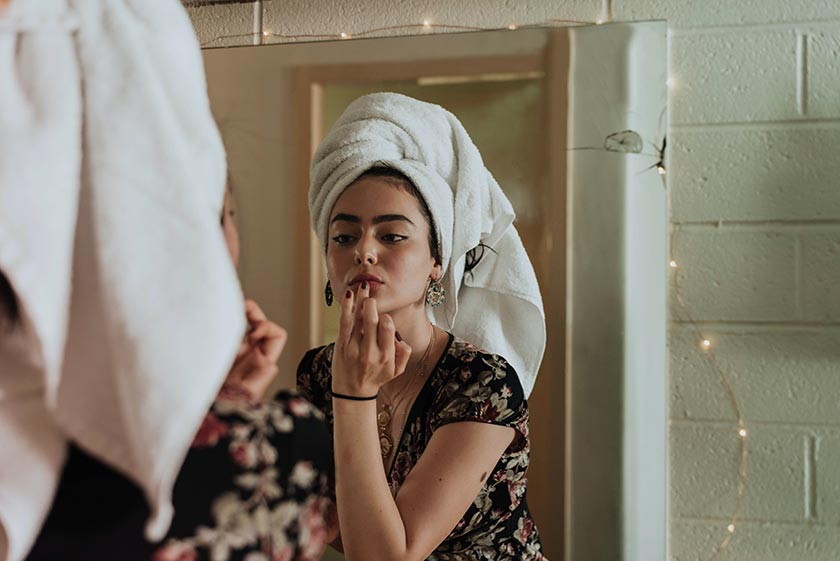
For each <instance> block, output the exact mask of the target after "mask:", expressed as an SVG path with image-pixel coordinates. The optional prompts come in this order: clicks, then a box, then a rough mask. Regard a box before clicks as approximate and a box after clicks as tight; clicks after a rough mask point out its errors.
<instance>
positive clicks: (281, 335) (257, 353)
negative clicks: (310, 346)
mask: <svg viewBox="0 0 840 561" xmlns="http://www.w3.org/2000/svg"><path fill="white" fill-rule="evenodd" d="M245 317H246V318H247V320H248V326H249V328H248V333H247V334H246V336H245V340H244V341H243V342H242V344H241V345H240V346H239V352H238V353H237V354H236V360H235V361H234V362H233V366H232V367H231V369H230V372H229V373H228V376H227V379H226V380H225V385H230V386H234V387H235V388H237V389H241V390H245V391H246V392H247V393H248V394H249V395H250V396H251V397H252V398H253V399H259V398H261V397H262V395H263V394H264V393H265V391H266V390H267V389H268V386H269V385H271V382H272V380H274V377H275V376H277V371H278V370H277V361H278V360H279V359H280V355H281V354H282V353H283V348H284V347H285V346H286V339H287V337H288V334H287V333H286V330H285V329H283V328H282V327H280V326H279V325H277V324H276V323H274V322H272V321H269V319H268V318H267V317H266V316H265V314H264V313H263V311H262V310H261V309H260V307H259V306H258V305H257V303H256V302H254V301H253V300H246V301H245Z"/></svg>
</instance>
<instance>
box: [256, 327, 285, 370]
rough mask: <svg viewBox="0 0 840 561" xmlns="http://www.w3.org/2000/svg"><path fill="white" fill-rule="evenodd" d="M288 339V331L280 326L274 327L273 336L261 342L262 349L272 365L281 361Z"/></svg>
mask: <svg viewBox="0 0 840 561" xmlns="http://www.w3.org/2000/svg"><path fill="white" fill-rule="evenodd" d="M288 339H289V334H288V333H287V332H286V330H285V329H283V328H282V327H280V326H279V325H274V329H272V330H271V336H270V337H265V338H264V339H263V340H262V341H261V342H260V349H261V350H262V352H263V354H265V356H266V358H267V359H268V360H269V361H270V362H271V363H275V362H277V361H278V360H280V355H281V354H283V349H284V348H286V341H288Z"/></svg>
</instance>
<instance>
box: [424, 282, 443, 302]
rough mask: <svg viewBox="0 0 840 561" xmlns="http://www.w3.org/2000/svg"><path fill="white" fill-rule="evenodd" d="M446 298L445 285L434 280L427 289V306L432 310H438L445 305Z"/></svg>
mask: <svg viewBox="0 0 840 561" xmlns="http://www.w3.org/2000/svg"><path fill="white" fill-rule="evenodd" d="M445 297H446V289H444V288H443V283H441V282H440V279H432V282H430V283H429V288H427V289H426V304H428V305H429V306H431V307H432V308H437V307H438V306H440V305H441V304H443V299H444V298H445Z"/></svg>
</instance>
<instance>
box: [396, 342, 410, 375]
mask: <svg viewBox="0 0 840 561" xmlns="http://www.w3.org/2000/svg"><path fill="white" fill-rule="evenodd" d="M409 358H411V346H410V345H409V344H408V343H406V342H405V341H397V342H396V343H395V344H394V375H400V374H402V373H403V372H405V367H406V366H408V359H409Z"/></svg>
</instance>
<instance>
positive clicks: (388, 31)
mask: <svg viewBox="0 0 840 561" xmlns="http://www.w3.org/2000/svg"><path fill="white" fill-rule="evenodd" d="M602 23H605V22H604V20H602V19H598V20H596V21H583V20H575V19H548V20H544V21H541V22H537V23H528V24H518V23H511V24H508V25H505V26H502V27H483V26H473V25H460V24H448V23H442V22H432V21H431V20H428V19H427V20H423V21H420V22H416V23H405V24H400V25H389V26H383V27H375V28H371V29H365V30H361V31H349V30H347V31H340V32H338V33H315V34H313V33H296V34H289V33H278V32H275V31H272V30H269V29H266V30H262V31H256V32H252V33H238V34H230V35H218V36H216V37H213V38H211V39H209V40H207V41H204V42H203V43H202V44H201V46H202V47H213V46H221V45H220V43H221V42H222V41H225V40H229V39H251V40H253V39H258V40H259V42H260V44H262V45H270V44H281V43H291V42H297V41H306V40H312V41H315V40H319V41H325V40H351V39H360V38H372V37H383V36H391V35H392V34H393V33H394V32H411V31H419V32H421V33H426V32H432V31H446V32H453V31H454V32H458V31H460V32H465V31H504V30H509V31H516V30H518V29H528V28H544V27H575V26H584V25H600V24H602ZM667 85H668V87H669V88H673V87H674V81H673V80H672V79H668V82H667ZM655 167H656V170H657V172H658V173H659V175H660V177H661V179H662V183H663V186H664V187H665V192H666V200H667V208H668V213H669V217H668V223H669V228H670V233H669V249H670V251H671V252H672V255H673V250H674V247H675V242H674V238H675V233H676V229H675V228H674V227H673V224H674V222H673V219H672V216H671V201H670V189H669V188H668V184H667V183H668V182H667V170H666V166H665V161H664V154H660V161H659V162H658V163H657V164H656V165H655ZM668 267H669V268H670V269H671V271H672V275H671V295H672V297H673V300H674V302H675V303H676V305H677V308H678V309H679V313H680V316H681V317H682V318H683V322H684V323H685V324H687V325H689V326H690V328H691V330H692V333H693V337H694V339H695V340H696V344H697V345H698V347H699V348H700V349H701V350H702V351H703V356H704V358H705V360H706V362H707V363H708V365H709V367H710V368H711V369H712V370H713V371H714V373H715V374H717V377H718V379H719V381H720V384H721V386H722V387H723V389H724V392H725V394H726V397H727V399H728V401H729V404H730V406H731V407H732V410H733V412H734V414H735V419H736V428H737V431H736V432H735V434H734V437H735V438H737V439H738V445H739V457H740V465H739V470H738V484H737V491H736V497H735V505H734V507H733V510H732V513H731V515H730V516H729V517H728V519H727V521H728V524H727V526H726V529H725V531H724V536H723V538H722V539H721V540H720V541H719V542H718V543H717V545H716V546H714V548H713V550H712V552H711V553H710V554H709V556H708V557H706V558H705V561H714V560H715V559H717V558H718V557H719V556H720V555H721V554H722V553H723V552H724V551H725V550H726V549H727V548H728V547H729V545H730V543H731V541H732V538H733V536H734V534H735V531H736V528H737V525H738V522H739V517H740V514H741V509H742V506H743V500H744V495H745V492H746V488H747V479H748V477H747V476H748V472H747V458H748V447H747V438H748V431H747V426H746V421H745V419H744V417H743V415H742V413H741V407H740V405H739V402H738V398H737V396H736V394H735V390H734V388H733V384H732V379H731V377H730V376H729V373H728V372H727V371H726V369H725V368H723V367H722V366H721V363H720V361H719V360H718V358H717V356H716V354H715V343H714V342H713V340H712V339H711V338H710V337H709V336H708V335H707V334H705V333H704V330H703V328H702V327H701V326H700V325H699V323H698V322H697V321H695V320H694V318H693V317H692V315H691V313H690V309H689V307H688V305H687V304H686V302H685V300H684V299H683V297H682V291H681V287H680V284H681V281H682V278H683V276H684V273H685V271H686V270H687V269H686V268H684V267H683V266H682V265H681V264H679V263H678V262H677V261H676V260H675V259H673V258H672V259H671V260H670V261H669V262H668Z"/></svg>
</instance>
